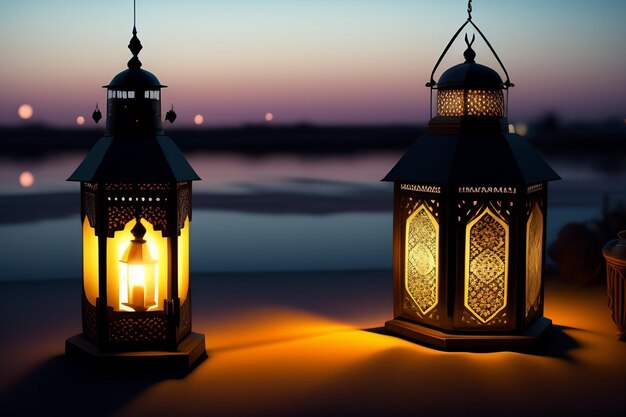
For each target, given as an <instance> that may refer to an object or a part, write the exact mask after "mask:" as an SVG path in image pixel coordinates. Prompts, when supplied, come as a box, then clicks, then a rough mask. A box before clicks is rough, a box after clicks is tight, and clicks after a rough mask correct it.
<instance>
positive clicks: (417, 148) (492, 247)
mask: <svg viewBox="0 0 626 417" xmlns="http://www.w3.org/2000/svg"><path fill="white" fill-rule="evenodd" d="M468 15H469V16H468V19H467V21H466V22H465V23H464V24H463V25H462V26H461V27H460V28H459V30H458V31H457V32H456V34H455V35H454V36H453V38H452V39H451V40H450V42H449V43H448V46H447V47H446V48H445V50H444V51H443V53H442V55H441V57H440V58H439V60H438V61H437V64H436V65H435V67H434V69H433V71H432V74H431V80H430V82H429V83H427V84H426V86H427V87H430V88H431V97H432V93H433V92H436V94H437V100H436V108H437V111H436V115H435V117H432V118H431V120H430V122H429V124H428V132H427V133H426V134H424V135H423V136H421V137H420V138H419V139H417V141H416V142H415V143H414V144H413V145H412V147H411V148H410V149H409V150H408V151H407V152H406V154H405V155H404V156H403V157H402V158H401V159H400V161H399V162H398V163H397V164H396V165H395V166H394V167H393V169H392V170H391V171H390V172H389V173H388V174H387V176H386V177H385V178H384V181H392V182H393V183H394V229H393V236H394V246H393V247H394V256H393V259H394V261H393V262H394V319H393V320H391V321H388V322H387V323H386V328H387V329H388V330H389V331H391V332H392V333H396V334H399V335H402V336H404V337H406V338H409V339H412V340H415V341H418V342H423V343H426V344H430V345H433V346H436V347H439V348H442V349H478V350H480V349H501V348H514V347H524V346H530V345H532V344H534V343H535V342H536V341H537V340H538V339H539V337H540V336H541V335H543V334H544V332H545V331H546V330H547V329H548V328H549V327H550V325H551V321H550V320H549V319H547V318H545V317H544V316H543V303H544V299H543V266H544V252H545V251H544V246H545V230H546V205H547V183H548V181H551V180H556V179H558V178H559V177H558V175H557V174H556V173H555V172H554V171H553V170H552V169H551V168H550V167H549V166H548V165H547V164H546V163H545V161H543V159H542V158H541V157H540V156H539V155H538V154H537V153H536V152H535V151H534V149H532V147H531V146H530V145H529V144H528V142H527V141H526V140H525V139H523V138H522V137H520V136H518V135H515V134H510V133H509V132H508V123H507V119H506V104H507V103H506V101H505V96H504V92H507V91H508V89H509V88H510V87H512V86H513V84H512V83H511V82H510V81H509V77H508V74H507V72H506V69H505V68H504V65H502V62H501V61H500V58H499V57H498V56H497V54H496V53H495V51H494V50H493V48H492V47H491V45H490V44H489V42H488V41H487V39H486V38H485V36H484V35H483V34H482V32H481V31H480V29H479V28H478V27H477V26H476V25H475V24H474V23H473V22H472V17H471V2H470V5H469V7H468ZM468 24H471V25H472V26H473V27H474V28H475V29H476V31H477V32H478V33H479V34H480V36H481V37H482V38H483V40H484V41H485V43H486V44H487V46H488V47H489V49H490V50H491V52H492V53H493V54H494V56H495V58H496V59H497V61H498V63H500V65H501V67H502V69H503V71H504V73H505V74H506V77H507V79H506V81H502V78H501V77H500V75H498V73H497V72H496V71H494V70H493V69H491V68H489V67H486V66H484V65H480V64H478V63H476V62H475V57H476V53H475V52H474V50H473V49H472V43H473V42H474V38H473V39H472V41H471V42H470V41H469V39H468V38H467V35H466V36H465V41H466V43H467V50H466V51H465V53H464V57H465V62H463V63H461V64H459V65H456V66H453V67H451V68H449V69H448V70H446V71H445V72H444V73H443V74H442V75H441V77H440V78H439V81H438V82H435V81H434V78H433V77H434V75H435V71H436V70H437V67H438V66H439V63H440V62H441V60H442V59H443V57H444V56H445V54H446V53H447V51H448V49H449V48H450V46H451V45H452V43H453V42H454V41H455V39H456V38H457V36H458V35H459V33H460V32H461V30H462V29H463V28H464V27H465V26H467V25H468ZM431 103H432V100H431ZM431 105H432V104H431Z"/></svg>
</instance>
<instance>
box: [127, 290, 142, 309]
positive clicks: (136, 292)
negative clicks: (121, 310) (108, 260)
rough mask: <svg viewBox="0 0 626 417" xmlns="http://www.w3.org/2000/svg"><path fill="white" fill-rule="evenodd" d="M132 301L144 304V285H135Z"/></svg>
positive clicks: (135, 303)
mask: <svg viewBox="0 0 626 417" xmlns="http://www.w3.org/2000/svg"><path fill="white" fill-rule="evenodd" d="M130 303H131V304H133V305H136V306H141V307H143V304H144V288H143V286H142V285H133V291H132V293H131V299H130Z"/></svg>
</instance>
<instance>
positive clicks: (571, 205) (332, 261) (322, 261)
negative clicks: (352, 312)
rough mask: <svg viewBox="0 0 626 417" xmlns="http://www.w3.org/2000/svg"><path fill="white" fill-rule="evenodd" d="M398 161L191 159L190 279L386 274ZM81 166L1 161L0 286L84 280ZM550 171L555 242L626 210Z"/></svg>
mask: <svg viewBox="0 0 626 417" xmlns="http://www.w3.org/2000/svg"><path fill="white" fill-rule="evenodd" d="M399 157H400V154H399V153H384V154H373V153H369V154H357V155H351V156H332V157H318V158H303V157H298V156H289V155H280V156H276V155H274V156H272V155H270V156H266V157H261V158H253V157H245V156H240V155H232V154H228V155H226V154H224V155H207V154H198V155H191V156H190V157H189V160H190V162H191V163H192V165H193V166H194V168H195V169H196V170H197V171H198V173H199V174H200V176H201V177H202V178H203V181H200V182H196V183H194V204H195V206H194V207H195V208H194V217H193V222H192V224H191V229H190V231H191V237H190V239H191V253H190V256H191V261H190V267H191V271H192V272H196V273H199V272H217V271H290V270H329V269H389V268H391V250H392V245H391V233H392V216H391V210H390V209H391V195H392V193H391V188H392V187H391V185H390V184H386V183H381V182H380V181H379V179H380V178H381V177H382V176H384V175H385V174H386V172H387V171H388V170H389V169H390V168H391V167H392V166H393V164H394V163H395V161H397V159H398V158H399ZM82 158H83V155H77V154H67V155H60V156H57V157H55V158H50V159H40V160H35V161H20V162H14V161H8V160H1V159H0V220H2V221H0V236H3V237H4V239H3V242H4V243H3V244H2V250H1V251H0V265H1V266H2V268H0V280H1V281H13V280H31V279H54V278H67V277H76V278H78V277H80V276H81V274H82V272H81V255H80V254H81V227H80V219H79V215H78V213H79V207H78V205H77V201H78V198H77V196H78V185H77V184H75V183H67V182H65V178H66V177H67V176H68V175H69V173H71V171H72V170H73V169H74V168H75V166H76V165H77V164H78V163H79V162H80V161H81V160H82ZM553 166H554V168H555V169H556V170H557V172H559V173H560V174H561V176H563V177H564V179H563V180H562V181H559V182H556V183H554V184H552V185H551V186H550V198H549V207H548V228H547V239H548V242H551V241H553V240H554V239H555V238H556V235H557V233H558V231H559V230H560V228H561V227H562V226H563V225H565V224H567V223H569V222H572V221H589V220H592V219H594V218H599V217H600V215H601V213H602V201H603V199H604V197H605V196H608V198H609V200H610V201H611V202H612V203H617V202H621V203H625V202H626V176H625V175H624V173H618V174H615V173H613V174H611V175H609V174H607V173H603V172H599V171H598V170H595V169H592V168H589V167H581V166H580V165H579V164H571V165H568V163H567V162H566V161H565V162H563V161H561V162H557V163H553ZM26 170H27V171H29V172H31V173H32V174H33V176H34V183H33V185H32V187H29V188H24V187H21V186H20V185H19V183H18V178H19V176H20V173H22V172H23V171H26ZM60 193H69V194H67V195H68V196H73V197H76V199H75V200H72V201H71V203H69V204H68V205H67V206H66V207H65V206H63V207H61V209H59V208H58V207H57V208H54V209H53V207H52V206H51V205H50V204H47V202H49V201H50V199H49V198H47V197H45V196H46V195H48V196H49V195H65V194H60ZM23 196H30V197H32V198H31V199H25V200H23V201H24V203H23V204H27V205H30V207H19V212H22V213H23V212H27V213H34V214H33V217H32V218H36V219H38V220H36V221H30V220H29V219H30V218H31V217H28V216H27V217H26V219H24V217H23V216H22V218H21V220H18V217H15V218H14V219H13V220H12V218H11V216H12V215H13V216H15V211H11V210H15V208H14V207H13V208H12V209H9V208H10V207H9V206H10V204H8V203H9V202H13V201H22V200H19V199H20V198H22V197H23ZM242 202H243V203H242ZM322 203H323V204H322ZM320 205H321V206H323V207H320ZM55 207H56V206H55ZM11 213H13V214H11ZM320 213H323V214H320ZM3 214H4V216H3ZM29 215H30V214H29Z"/></svg>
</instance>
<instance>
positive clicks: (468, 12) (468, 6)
mask: <svg viewBox="0 0 626 417" xmlns="http://www.w3.org/2000/svg"><path fill="white" fill-rule="evenodd" d="M467 20H472V0H469V1H468V2H467Z"/></svg>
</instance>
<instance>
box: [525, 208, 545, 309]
mask: <svg viewBox="0 0 626 417" xmlns="http://www.w3.org/2000/svg"><path fill="white" fill-rule="evenodd" d="M542 264H543V213H542V212H541V208H540V207H539V203H537V202H535V204H533V209H532V211H531V212H530V217H528V222H527V224H526V316H528V314H529V313H530V311H531V309H534V310H537V308H538V307H539V302H540V297H541V266H542Z"/></svg>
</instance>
